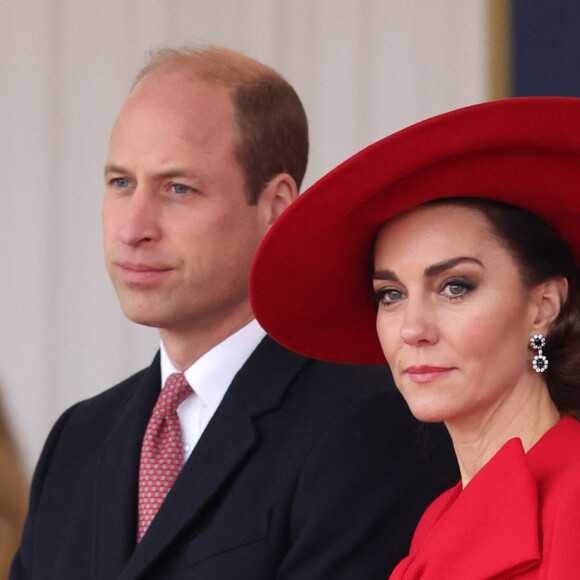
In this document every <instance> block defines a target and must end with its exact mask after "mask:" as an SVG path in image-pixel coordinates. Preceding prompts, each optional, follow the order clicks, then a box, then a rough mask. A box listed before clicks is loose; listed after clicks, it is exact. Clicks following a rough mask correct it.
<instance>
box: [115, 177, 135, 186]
mask: <svg viewBox="0 0 580 580" xmlns="http://www.w3.org/2000/svg"><path fill="white" fill-rule="evenodd" d="M112 182H113V184H114V185H115V187H119V188H120V189H124V188H125V187H129V186H130V185H131V184H130V182H129V180H128V179H125V178H124V177H117V178H115V179H113V180H112Z"/></svg>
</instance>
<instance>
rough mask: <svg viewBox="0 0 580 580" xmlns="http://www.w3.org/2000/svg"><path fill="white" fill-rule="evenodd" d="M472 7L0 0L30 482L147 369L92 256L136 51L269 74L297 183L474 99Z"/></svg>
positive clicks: (12, 273) (140, 60)
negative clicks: (59, 440)
mask: <svg viewBox="0 0 580 580" xmlns="http://www.w3.org/2000/svg"><path fill="white" fill-rule="evenodd" d="M486 7H487V2H486V0H470V1H469V2H466V1H465V0H436V1H433V0H164V1H162V0H98V1H94V0H0V170H1V175H2V178H1V182H0V183H1V186H0V196H1V198H0V199H1V201H0V204H1V205H0V276H1V278H0V298H1V302H0V329H1V331H2V332H1V338H0V341H1V343H0V390H1V391H2V397H3V399H4V404H5V406H6V407H7V413H8V415H9V417H10V420H11V423H12V427H13V429H14V432H15V435H16V437H17V439H18V442H19V444H20V447H21V450H22V452H23V454H24V460H25V466H26V468H27V470H28V471H29V472H30V471H31V470H32V467H33V466H34V464H35V462H36V459H37V457H38V454H39V452H40V449H41V446H42V444H43V442H44V439H45V437H46V435H47V433H48V430H49V429H50V426H51V425H52V423H53V422H54V421H55V420H56V418H57V417H58V415H59V414H60V413H61V412H62V411H63V410H64V409H65V408H66V407H67V406H69V405H71V404H72V403H73V402H75V401H78V400H80V399H82V398H85V397H88V396H91V395H93V394H96V393H98V392H99V391H101V390H103V389H105V388H107V387H109V386H112V385H113V384H114V383H115V382H117V381H119V380H121V379H122V378H124V377H125V376H127V375H128V374H130V373H132V372H134V371H136V370H138V369H139V368H141V367H142V366H144V365H146V364H147V363H148V362H149V361H150V359H151V358H152V356H153V355H154V352H155V350H156V347H157V340H158V339H157V335H156V333H155V331H153V330H151V329H145V328H140V327H137V326H136V325H133V324H132V323H130V322H128V321H127V320H126V319H125V318H124V317H123V315H122V313H121V311H120V308H119V306H118V304H117V300H116V297H115V295H114V292H113V290H112V288H111V286H110V284H109V281H108V279H107V275H106V272H105V268H104V261H103V258H102V255H101V253H102V252H101V244H102V240H101V230H100V204H101V195H102V191H103V183H102V182H103V180H102V166H103V163H104V159H105V155H106V148H107V140H108V136H109V133H110V130H111V127H112V124H113V122H114V119H115V116H116V113H117V111H118V109H119V108H120V106H121V103H122V101H123V99H124V97H125V95H126V94H127V91H128V89H129V86H130V84H131V82H132V80H133V77H134V75H135V73H136V71H137V69H138V68H139V67H140V66H142V65H143V64H144V63H145V62H146V51H147V50H148V49H150V48H152V47H155V46H158V45H162V44H163V45H166V44H168V45H172V46H177V45H182V44H189V43H192V42H204V43H213V44H221V45H225V46H228V47H230V48H233V49H236V50H240V51H242V52H244V53H246V54H248V55H249V56H252V57H254V58H257V59H258V60H262V61H263V62H265V63H267V64H269V65H271V66H273V67H274V68H276V69H277V70H279V71H280V72H281V73H282V74H284V75H285V76H286V78H287V79H288V80H289V81H290V82H291V83H292V84H293V85H294V86H295V87H296V89H297V91H298V93H299V94H300V95H301V97H302V99H303V101H304V104H305V108H306V111H307V113H308V116H309V119H310V128H311V147H312V149H311V160H310V166H309V170H308V173H307V177H306V185H308V184H311V183H312V182H313V181H315V180H316V179H317V178H319V177H320V176H322V175H323V174H324V173H325V172H326V171H328V170H329V169H331V168H332V167H333V166H334V165H336V164H337V163H339V162H340V161H342V160H343V159H345V158H346V157H348V156H349V155H351V154H353V153H354V152H356V151H357V150H358V149H360V148H362V147H363V146H365V145H367V144H369V143H371V142H373V141H375V140H377V139H379V138H381V137H383V136H385V135H387V134H388V133H391V132H393V131H395V130H397V129H400V128H403V127H404V126H406V125H408V124H410V123H412V122H415V121H418V120H420V119H423V118H425V117H428V116H431V115H433V114H436V113H439V112H443V111H445V110H449V109H452V108H455V107H458V106H462V105H467V104H472V103H476V102H481V101H484V100H486V98H487V90H486V78H487V77H486V73H487V70H486V68H487V56H488V49H487V46H486V43H487V36H488V34H487V31H486V22H487V20H486Z"/></svg>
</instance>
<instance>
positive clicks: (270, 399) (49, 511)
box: [11, 49, 454, 580]
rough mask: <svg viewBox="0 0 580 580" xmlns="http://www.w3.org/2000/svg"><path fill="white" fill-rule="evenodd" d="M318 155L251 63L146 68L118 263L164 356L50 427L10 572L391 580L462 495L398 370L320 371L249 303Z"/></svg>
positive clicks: (122, 167) (226, 57)
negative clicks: (435, 508) (396, 379)
mask: <svg viewBox="0 0 580 580" xmlns="http://www.w3.org/2000/svg"><path fill="white" fill-rule="evenodd" d="M307 150H308V137H307V128H306V117H305V114H304V111H303V108H302V105H301V103H300V101H299V99H298V97H297V96H296V93H295V92H294V90H293V89H292V88H291V87H290V85H288V83H286V81H284V80H283V79H282V78H281V77H280V76H279V75H278V74H277V73H275V72H274V71H272V70H271V69H269V68H268V67H265V66H263V65H261V64H259V63H257V62H255V61H253V60H251V59H248V58H246V57H243V56H241V55H239V54H236V53H233V52H231V51H226V50H221V49H211V50H201V51H197V50H183V51H171V50H169V51H167V50H166V51H161V52H160V53H158V54H157V56H156V57H155V58H154V59H153V60H152V63H151V64H150V65H149V66H148V67H147V68H146V69H144V71H143V72H142V73H141V75H140V76H139V78H138V81H137V83H136V84H135V86H134V88H133V90H132V91H131V93H130V95H129V97H128V99H127V101H126V103H125V105H124V106H123V108H122V110H121V112H120V114H119V117H118V119H117V121H116V124H115V127H114V129H113V133H112V137H111V141H110V146H109V156H108V160H107V163H106V168H105V180H106V193H105V199H104V203H103V224H104V238H105V254H106V260H107V267H108V271H109V274H110V276H111V279H112V281H113V284H114V286H115V289H116V291H117V293H118V295H119V299H120V302H121V305H122V308H123V310H124V312H125V314H126V315H127V316H128V317H129V318H130V319H131V320H133V321H135V322H137V323H140V324H145V325H149V326H154V327H156V328H158V329H159V333H160V337H161V348H160V352H159V353H158V354H157V356H156V357H155V360H154V361H153V364H152V365H151V366H150V367H149V368H148V369H145V370H143V371H141V372H140V373H138V374H136V375H134V376H133V377H131V378H129V379H127V380H126V381H124V382H123V383H121V384H119V385H117V386H115V387H113V388H112V389H110V390H108V391H106V392H104V393H102V394H100V395H99V396H97V397H95V398H93V399H90V400H87V401H84V402H81V403H79V404H77V405H76V406H74V407H72V408H71V409H69V410H68V411H67V412H66V413H65V414H64V415H63V416H62V417H61V418H60V420H59V421H58V423H57V424H56V425H55V427H54V428H53V430H52V432H51V434H50V436H49V438H48V441H47V443H46V446H45V449H44V451H43V454H42V456H41V459H40V461H39V464H38V467H37V469H36V473H35V476H34V481H33V485H32V492H31V502H30V508H29V514H28V518H27V522H26V526H25V531H24V534H23V539H22V544H21V547H20V550H19V552H18V554H17V556H16V558H15V560H14V563H13V567H12V573H11V578H12V579H13V580H23V579H33V578H34V579H42V580H51V579H55V580H56V579H58V580H74V579H77V578H78V579H82V580H90V579H102V580H111V579H116V578H118V579H120V580H129V579H137V578H139V579H155V580H157V579H163V578H171V579H180V578H183V579H185V578H199V579H203V580H227V579H232V580H233V579H235V580H262V579H263V580H266V579H273V578H278V579H280V580H282V579H284V580H323V579H324V580H330V579H335V580H342V579H352V580H365V579H381V580H384V579H385V578H386V577H388V574H389V571H390V570H391V569H392V567H393V566H394V565H395V564H396V563H397V562H398V560H400V559H401V558H402V557H403V556H404V555H405V554H406V551H407V549H408V544H409V541H410V537H411V534H412V532H413V529H414V526H415V524H416V522H417V520H418V518H419V516H420V515H421V513H422V511H423V509H424V508H425V507H426V506H427V504H428V503H429V502H430V501H431V500H432V499H433V498H434V497H435V496H436V495H437V494H438V493H439V492H440V491H442V490H443V489H444V488H445V487H447V486H449V485H451V484H452V483H454V479H453V476H454V471H453V470H451V475H450V476H449V477H448V478H446V477H445V475H447V473H448V472H446V468H445V467H444V468H443V469H442V470H440V471H439V472H438V473H435V471H434V470H433V468H432V463H431V462H430V461H429V459H432V462H433V463H434V464H436V465H442V466H445V465H446V461H448V460H449V461H450V462H452V461H453V459H452V457H453V456H452V453H451V450H450V448H449V445H448V442H447V440H445V439H441V438H440V435H439V433H438V432H437V433H435V434H434V435H432V437H431V438H430V439H425V438H424V437H422V436H421V435H422V433H421V432H420V430H419V428H418V425H417V423H416V422H415V421H414V420H413V419H412V417H411V415H410V413H409V411H408V409H407V408H406V405H405V404H404V403H403V402H402V399H401V398H400V396H399V395H398V393H397V392H396V391H395V389H394V387H393V386H392V383H391V379H390V376H389V373H388V371H387V370H386V369H385V368H366V367H351V366H342V365H335V364H329V363H323V362H319V361H314V360H310V359H306V358H304V357H302V356H300V355H297V354H295V353H293V352H290V351H288V350H286V349H285V348H283V347H281V346H280V345H278V344H277V343H275V342H274V341H273V340H272V339H270V338H269V337H267V336H265V333H264V332H263V330H262V329H261V328H260V327H259V325H258V324H257V322H256V321H255V320H253V316H252V312H251V309H250V304H249V299H248V288H247V284H248V275H249V268H250V264H251V261H252V258H253V255H254V253H255V251H256V249H257V247H258V245H259V243H260V241H261V239H262V238H263V236H264V235H265V234H266V232H267V231H268V228H269V227H270V226H271V224H272V223H273V222H274V220H275V219H276V218H277V217H278V216H279V215H280V213H281V212H282V211H283V210H284V209H285V208H286V207H287V206H288V204H290V203H291V202H292V201H293V200H294V199H295V198H296V196H297V191H298V187H299V184H300V182H301V180H302V177H303V174H304V171H305V166H306V158H307ZM297 243H300V240H297ZM333 283H334V282H333V281H332V280H329V293H331V292H332V285H333ZM272 300H280V301H284V302H285V303H287V305H288V308H292V296H272ZM345 307H348V305H345ZM297 323H299V321H297ZM304 332H308V329H307V328H305V329H304ZM168 377H172V378H171V379H170V380H169V382H168V383H166V379H167V378H168ZM174 377H177V379H175V380H177V381H178V382H179V384H180V385H181V386H180V389H181V388H183V389H185V390H183V394H182V395H180V398H179V400H177V399H174V398H173V396H174V390H173V388H174V387H173V386H172V385H173V384H174V383H172V380H173V378H174ZM162 385H165V386H163V387H162ZM168 385H170V386H168ZM160 392H161V394H160ZM180 392H181V391H180ZM165 396H166V397H167V402H163V403H161V401H162V399H164V397H165ZM162 405H165V407H166V408H167V409H168V408H171V410H169V411H167V414H165V415H159V414H157V409H158V408H159V407H160V406H162ZM154 407H155V411H153V409H154ZM160 417H161V418H160ZM172 429H173V431H172ZM175 429H177V431H175ZM165 430H167V431H165ZM176 433H177V435H176ZM425 441H427V443H425ZM421 442H422V443H421ZM159 449H161V451H159ZM168 450H169V451H168ZM163 453H166V455H163ZM159 454H161V455H159ZM427 456H429V458H428V457H427ZM160 457H161V458H160ZM152 461H153V462H157V463H156V465H155V466H154V467H152V466H151V464H150V462H152ZM176 465H177V466H178V467H177V468H176V469H174V468H175V466H176ZM182 466H183V467H182ZM157 473H163V477H166V479H163V481H162V482H160V481H159V480H158V481H155V482H153V483H152V482H151V479H150V478H151V477H156V474H157ZM175 477H176V479H174V478H175ZM160 479H162V478H160ZM163 486H165V487H163ZM160 489H161V491H159V490H160ZM151 490H153V491H151ZM167 490H169V491H167ZM153 496H154V497H153ZM159 505H160V507H159ZM152 506H153V507H152ZM151 518H153V519H151Z"/></svg>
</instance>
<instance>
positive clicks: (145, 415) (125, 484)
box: [96, 337, 308, 580]
mask: <svg viewBox="0 0 580 580" xmlns="http://www.w3.org/2000/svg"><path fill="white" fill-rule="evenodd" d="M307 361H308V359H306V358H304V357H302V356H300V355H297V354H295V353H293V352H291V351H289V350H287V349H285V348H283V347H281V346H280V345H278V344H277V343H275V342H274V341H273V340H272V339H270V338H268V337H266V338H265V339H264V340H263V341H262V342H261V343H260V345H259V346H258V347H257V349H256V350H255V351H254V353H252V355H251V356H250V358H249V359H248V361H247V362H246V364H245V365H244V366H243V367H242V369H241V370H240V371H239V372H238V373H237V375H236V377H235V378H234V380H233V382H232V384H231V386H230V388H229V389H228V392H227V393H226V395H225V397H224V399H223V400H222V403H221V404H220V407H219V408H218V410H217V411H216V413H215V415H214V417H213V418H212V420H211V421H210V423H209V425H208V426H207V428H206V430H205V432H204V434H203V436H202V438H201V439H200V441H199V443H198V444H197V446H196V448H195V449H194V451H193V453H192V454H191V457H190V458H189V460H188V461H187V463H186V465H185V466H184V468H183V470H182V472H181V473H180V475H179V477H178V479H177V481H176V482H175V484H174V486H173V488H172V489H171V491H170V493H169V495H168V496H167V498H166V500H165V502H164V504H163V506H162V508H161V509H160V511H159V512H158V514H157V516H156V517H155V519H154V520H153V522H152V524H151V526H150V528H149V530H148V532H147V534H146V535H145V537H144V538H143V540H142V541H141V543H140V544H139V546H137V547H136V548H135V537H136V513H137V488H138V485H137V477H138V475H137V474H138V471H139V455H140V448H141V440H142V438H143V434H144V432H145V428H146V426H147V422H148V420H149V416H150V414H151V411H152V409H153V406H154V405H155V401H156V399H157V396H158V393H159V390H160V383H161V378H160V376H161V375H160V369H159V356H157V357H156V358H155V360H154V362H153V364H152V365H151V367H150V368H149V369H148V370H147V371H145V373H144V374H143V376H142V377H141V378H140V380H139V382H138V384H136V385H135V388H134V392H133V393H132V395H131V396H130V397H129V398H128V399H127V401H126V403H125V406H124V409H123V410H122V412H121V413H120V414H119V417H118V419H117V421H116V423H115V425H114V427H113V429H112V432H111V435H110V437H109V438H108V441H107V443H106V446H105V451H104V453H103V456H102V458H101V466H100V480H99V482H98V483H97V485H98V495H97V497H98V500H97V501H98V506H97V513H98V516H97V517H98V522H97V537H96V546H97V548H96V550H97V553H96V568H97V570H98V574H97V576H98V577H99V578H114V577H118V578H119V580H129V579H133V578H136V577H138V576H139V575H140V574H142V573H143V572H144V571H145V570H147V568H148V567H150V566H151V565H153V564H154V563H155V562H156V560H157V559H158V558H159V557H160V556H162V554H163V553H164V552H165V550H166V549H167V548H168V547H169V546H170V545H171V543H172V542H173V541H174V539H175V538H176V536H177V535H179V534H180V533H181V532H182V531H183V529H184V528H185V527H186V526H190V525H192V524H193V522H194V520H195V518H196V517H197V516H198V514H199V513H200V512H201V510H202V509H203V508H204V506H206V505H207V503H208V502H209V501H210V500H211V499H212V497H213V496H214V495H215V493H216V492H217V491H218V490H219V488H220V487H221V485H222V484H223V483H224V481H225V480H226V479H227V478H228V477H229V476H230V475H231V473H232V472H233V471H234V470H235V469H236V467H237V466H239V465H240V463H241V462H242V461H244V459H245V458H246V457H247V456H248V454H249V453H251V451H252V449H253V447H254V446H255V445H256V443H257V434H256V430H255V427H254V424H253V422H254V420H255V418H256V417H258V416H260V415H262V414H264V413H267V412H269V411H271V410H273V409H275V408H277V407H278V406H279V405H280V404H281V401H282V398H283V396H284V394H285V392H286V390H287V389H288V387H289V385H290V384H291V383H292V381H293V379H294V378H295V376H296V375H297V374H298V373H299V371H300V370H301V369H302V367H303V366H304V365H305V364H306V362H307ZM200 474H202V476H200ZM125 563H126V564H125ZM121 570H122V572H121V573H120V571H121ZM119 573H120V574H119Z"/></svg>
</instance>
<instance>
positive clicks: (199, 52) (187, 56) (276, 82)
mask: <svg viewBox="0 0 580 580" xmlns="http://www.w3.org/2000/svg"><path fill="white" fill-rule="evenodd" d="M154 71H162V72H172V71H179V72H180V73H182V74H184V76H186V77H189V78H191V80H201V81H204V82H208V83H213V84H218V85H223V86H226V87H228V88H229V89H230V90H231V99H232V102H233V104H234V107H235V111H236V113H235V114H236V123H237V125H238V128H239V129H240V141H239V143H238V144H237V147H236V156H237V159H238V162H239V163H240V166H241V167H242V170H243V171H244V175H245V180H246V189H247V192H246V194H247V198H248V203H249V204H250V205H253V204H255V203H256V202H257V200H258V197H259V195H260V192H261V191H262V189H263V188H264V186H265V185H266V184H267V183H268V182H269V181H270V180H271V179H272V178H273V177H274V176H276V175H278V174H279V173H288V174H289V175H291V176H292V178H293V179H294V181H295V182H296V185H297V187H298V188H300V185H301V183H302V179H303V177H304V173H305V171H306V163H307V160H308V123H307V119H306V113H305V112H304V107H303V106H302V103H301V101H300V98H299V97H298V95H297V94H296V91H295V90H294V89H293V88H292V86H291V85H290V84H289V83H288V82H287V81H286V80H285V79H284V78H283V77H282V76H281V75H280V74H278V73H277V72H276V71H275V70H274V69H272V68H270V67H268V66H266V65H264V64H262V63H260V62H258V61H256V60H254V59H251V58H248V57H247V56H244V55H242V54H239V53H237V52H234V51H232V50H228V49H225V48H211V47H206V48H189V47H185V48H176V49H174V48H161V49H158V50H155V51H153V52H152V53H151V58H150V62H149V64H148V65H147V66H145V67H144V68H143V69H142V70H141V71H140V72H139V74H138V75H137V78H136V80H135V83H134V85H133V87H134V86H135V85H136V84H137V83H138V82H139V81H140V80H141V79H142V78H143V77H145V76H146V75H149V74H150V73H152V72H154Z"/></svg>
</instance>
